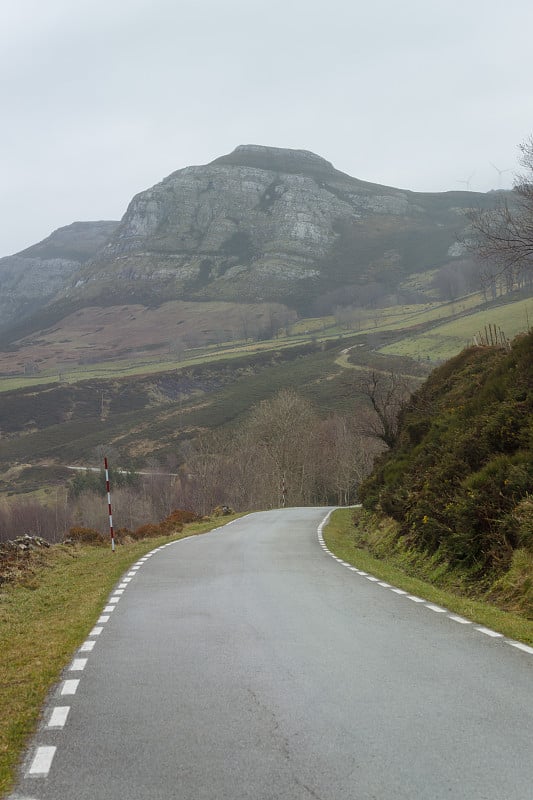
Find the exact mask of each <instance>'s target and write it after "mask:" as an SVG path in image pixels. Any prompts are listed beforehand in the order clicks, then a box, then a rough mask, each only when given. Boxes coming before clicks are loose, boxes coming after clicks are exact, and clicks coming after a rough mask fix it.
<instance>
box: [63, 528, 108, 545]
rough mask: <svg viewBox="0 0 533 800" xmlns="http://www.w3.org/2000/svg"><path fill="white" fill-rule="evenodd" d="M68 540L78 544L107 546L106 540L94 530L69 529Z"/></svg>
mask: <svg viewBox="0 0 533 800" xmlns="http://www.w3.org/2000/svg"><path fill="white" fill-rule="evenodd" d="M68 538H69V539H72V541H74V542H78V543H79V544H92V545H96V546H100V545H105V544H107V539H106V537H105V536H102V534H101V533H100V531H97V530H96V529H95V528H83V527H74V528H70V529H69V532H68Z"/></svg>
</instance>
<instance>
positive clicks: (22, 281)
mask: <svg viewBox="0 0 533 800" xmlns="http://www.w3.org/2000/svg"><path fill="white" fill-rule="evenodd" d="M117 225H118V222H105V221H103V222H74V223H72V225H67V226H66V227H64V228H58V229H57V230H56V231H54V232H53V233H52V234H51V235H50V236H48V237H47V238H46V239H43V241H42V242H39V243H38V244H35V245H32V246H31V247H28V248H27V249H26V250H22V251H21V252H20V253H16V254H15V255H12V256H6V257H5V258H1V259H0V328H5V327H6V326H7V325H9V324H10V323H11V322H14V321H15V320H20V319H21V318H23V317H27V316H29V315H30V314H31V313H32V312H33V311H36V310H37V309H39V308H41V307H42V306H43V305H44V304H46V303H47V302H48V301H49V300H51V299H52V298H53V297H54V296H55V295H56V294H57V293H58V292H59V291H61V290H63V289H64V288H65V286H66V285H68V283H69V281H70V279H71V277H72V275H73V274H74V273H75V272H76V270H78V269H79V268H80V266H81V265H82V264H84V263H85V262H86V261H88V260H89V259H90V258H92V257H93V256H94V255H95V254H96V253H97V252H98V250H99V249H100V248H101V247H102V246H103V245H104V244H105V243H106V242H107V240H108V239H109V237H110V236H111V234H112V233H113V232H114V230H115V229H116V227H117Z"/></svg>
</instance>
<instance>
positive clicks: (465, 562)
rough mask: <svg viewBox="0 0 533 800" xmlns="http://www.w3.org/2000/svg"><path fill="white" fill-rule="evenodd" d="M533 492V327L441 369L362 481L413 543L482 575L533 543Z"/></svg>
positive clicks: (371, 506)
mask: <svg viewBox="0 0 533 800" xmlns="http://www.w3.org/2000/svg"><path fill="white" fill-rule="evenodd" d="M532 494H533V333H530V334H528V335H525V336H521V337H518V338H517V339H516V340H515V341H514V342H513V344H512V348H511V351H510V352H509V351H506V350H503V349H500V348H495V347H491V348H488V347H487V348H470V349H468V350H465V351H463V352H462V353H461V354H460V355H458V356H457V357H456V358H454V359H451V360H450V361H449V362H447V363H446V364H444V365H443V366H442V367H440V368H439V369H437V370H435V372H434V373H432V375H431V376H430V377H429V379H428V380H427V381H426V383H425V384H424V385H423V386H422V387H421V388H420V389H419V390H418V391H417V392H416V393H415V394H414V395H413V397H412V398H411V400H410V402H409V404H408V405H407V407H406V408H405V409H404V411H403V412H402V416H401V421H400V428H399V431H398V435H397V438H396V441H395V444H394V446H393V447H392V448H391V450H390V451H388V452H387V453H385V454H384V455H382V456H381V457H380V458H379V459H378V461H377V463H376V465H375V469H374V471H373V472H372V474H371V475H370V476H369V477H368V478H367V479H366V480H365V481H364V482H363V483H362V485H361V486H360V489H359V496H360V498H361V500H362V502H363V506H364V507H365V508H366V509H367V510H371V511H376V510H377V511H381V512H384V513H385V514H387V515H389V516H390V517H392V518H393V519H394V520H396V521H397V522H398V523H399V527H398V535H399V536H400V537H404V540H405V543H407V544H409V545H410V546H412V547H414V548H417V549H419V550H421V551H425V552H427V553H429V554H437V556H438V557H440V558H442V560H443V561H446V562H447V563H448V564H450V565H451V566H452V567H456V566H458V565H459V566H463V567H464V568H465V570H468V571H469V572H470V573H471V575H472V576H476V577H477V578H478V579H479V578H483V576H493V577H497V576H498V575H503V574H504V573H505V571H506V570H508V569H509V568H510V567H511V565H512V563H513V557H514V556H513V554H514V553H515V551H516V550H517V549H518V548H527V549H528V551H529V550H530V549H531V548H532V543H533V534H532V533H531V523H532V522H533V511H532V506H531V501H530V496H531V495H532Z"/></svg>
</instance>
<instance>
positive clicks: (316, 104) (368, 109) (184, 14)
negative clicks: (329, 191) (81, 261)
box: [0, 0, 533, 255]
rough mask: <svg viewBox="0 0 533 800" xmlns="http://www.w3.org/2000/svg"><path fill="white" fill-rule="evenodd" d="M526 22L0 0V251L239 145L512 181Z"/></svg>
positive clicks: (432, 13)
mask: <svg viewBox="0 0 533 800" xmlns="http://www.w3.org/2000/svg"><path fill="white" fill-rule="evenodd" d="M532 30H533V4H532V3H531V0H507V2H501V0H442V1H441V0H439V1H438V2H436V1H435V0H402V2H401V3H400V2H396V0H374V2H373V3H360V2H358V0H328V2H317V0H264V1H263V2H256V0H218V1H217V0H195V1H194V2H193V0H46V2H43V0H2V3H1V4H0V92H1V94H0V97H1V111H2V124H1V126H0V158H1V182H0V215H1V220H2V225H1V229H0V255H8V254H10V253H13V252H16V251H17V250H20V249H22V248H23V247H26V246H28V245H30V244H33V243H35V242H37V241H39V240H40V239H42V238H44V237H45V236H47V235H48V234H49V233H50V232H51V231H52V230H53V229H54V228H57V227H60V226H62V225H67V224H69V223H71V222H73V221H75V220H90V219H120V217H121V216H122V214H123V213H124V211H125V210H126V207H127V204H128V202H129V201H130V199H131V198H132V196H133V195H134V194H135V193H136V192H138V191H141V190H143V189H145V188H148V187H149V186H151V185H153V184H154V183H157V182H158V181H159V180H161V179H162V178H163V177H165V176H166V175H168V174H169V173H170V172H173V171H174V170H177V169H180V168H182V167H185V166H189V165H191V164H205V163H207V162H209V161H211V160H212V159H214V158H216V157H217V156H219V155H223V154H224V153H227V152H229V151H231V150H233V149H234V148H235V147H236V146H237V145H238V144H249V143H253V144H265V145H273V146H277V147H294V148H301V149H306V150H312V151H313V152H315V153H318V154H319V155H321V156H323V157H324V158H327V159H328V160H329V161H332V162H333V164H334V165H335V166H336V167H337V168H338V169H341V170H343V171H344V172H347V173H349V174H350V175H353V176H354V177H358V178H363V179H365V180H369V181H374V182H377V183H387V184H389V185H392V186H400V187H403V188H407V189H414V190H419V191H444V190H448V189H460V188H465V185H466V184H465V183H460V181H466V180H467V179H469V178H470V185H471V188H472V189H474V190H478V191H488V190H489V189H491V188H494V189H497V188H498V187H499V185H501V186H502V187H504V188H505V187H509V186H510V185H511V181H512V173H511V172H505V173H503V174H502V175H501V177H500V176H499V175H498V173H497V171H496V170H495V169H494V167H493V166H491V164H490V163H489V162H493V163H494V164H495V165H496V166H497V167H498V168H499V169H502V170H503V169H508V168H510V169H512V170H513V171H516V170H517V168H518V166H517V155H518V149H517V145H518V144H519V143H520V142H521V141H523V140H524V139H526V138H527V137H528V136H529V135H530V134H531V133H533V115H532V111H533V104H532V88H531V86H532V84H531V78H532V75H533V47H532V44H531V31H532Z"/></svg>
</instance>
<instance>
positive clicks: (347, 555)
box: [324, 508, 533, 645]
mask: <svg viewBox="0 0 533 800" xmlns="http://www.w3.org/2000/svg"><path fill="white" fill-rule="evenodd" d="M355 519H356V522H355V523H354V511H353V509H348V508H345V509H339V510H338V511H335V512H334V513H333V515H332V516H331V519H330V522H329V524H328V526H327V527H326V529H325V530H324V540H325V542H326V544H327V546H328V547H329V549H330V550H331V551H332V552H333V553H335V555H336V556H338V557H339V558H342V559H343V560H344V561H347V562H349V563H350V564H353V565H354V566H356V567H358V568H359V569H362V570H364V571H365V572H369V573H370V574H372V575H374V576H376V577H377V578H380V579H381V580H383V581H386V582H387V583H390V584H392V585H393V586H396V587H398V588H400V589H404V590H405V591H407V592H409V593H411V594H414V595H417V596H418V597H423V598H425V599H426V600H429V601H430V602H432V603H436V604H437V605H439V606H442V607H444V608H447V609H449V610H450V611H453V612H454V613H456V614H460V615H461V616H463V617H465V618H467V619H470V620H472V621H473V622H478V623H480V624H481V625H485V626H487V627H488V628H492V629H493V630H496V631H499V632H500V633H503V634H504V636H507V637H509V638H511V639H515V640H517V641H521V642H525V643H526V644H529V645H533V620H531V619H528V618H527V617H526V616H522V615H521V614H518V613H513V612H510V611H505V610H503V609H500V608H498V607H497V606H496V605H494V604H493V603H489V602H484V601H483V599H482V597H476V598H473V597H471V596H470V597H469V596H467V595H466V591H467V590H468V589H467V587H466V586H465V584H464V583H463V581H462V580H461V576H460V574H458V573H453V572H448V573H447V574H446V573H444V572H443V570H442V565H437V564H435V563H433V562H432V561H431V559H429V558H428V557H424V556H423V555H421V554H420V553H411V554H409V553H406V552H401V551H399V550H398V549H395V548H394V546H393V545H392V544H391V542H392V540H393V539H394V536H390V534H389V532H388V531H387V527H386V524H385V525H383V526H382V527H381V529H379V527H378V525H376V524H374V523H375V520H374V519H373V518H371V517H370V515H368V514H366V512H364V511H356V512H355ZM357 520H358V522H357ZM369 523H370V524H373V525H374V532H373V534H371V535H372V536H373V538H374V541H373V543H372V544H373V547H375V546H376V545H377V544H378V542H379V540H381V541H380V542H379V545H380V546H381V549H382V551H383V552H385V553H386V555H383V557H379V558H377V557H376V556H374V555H372V554H371V552H369V549H368V540H369V531H368V525H369ZM471 588H472V587H470V590H471ZM481 594H482V593H481Z"/></svg>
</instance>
